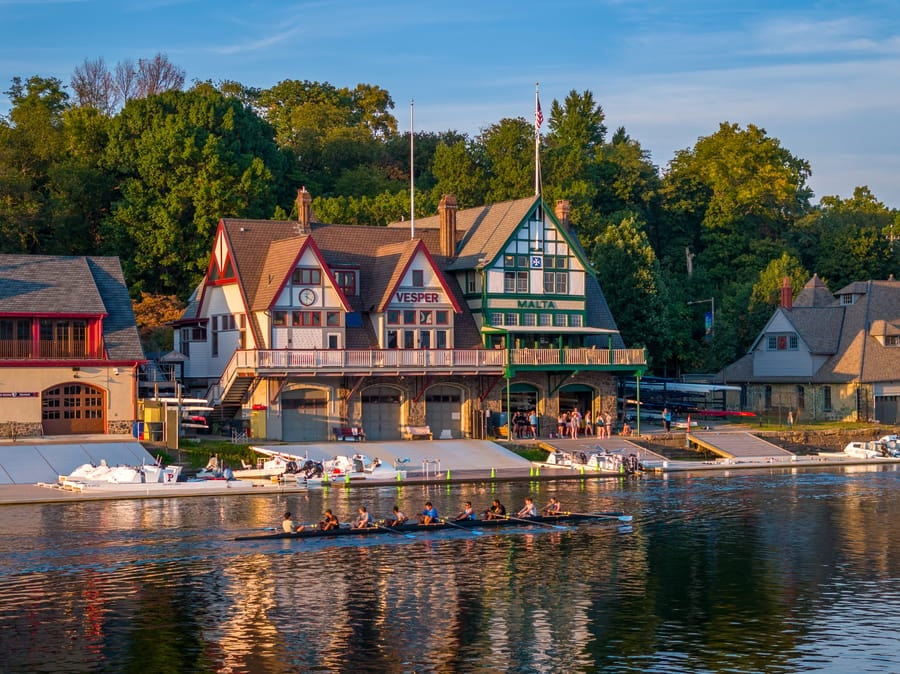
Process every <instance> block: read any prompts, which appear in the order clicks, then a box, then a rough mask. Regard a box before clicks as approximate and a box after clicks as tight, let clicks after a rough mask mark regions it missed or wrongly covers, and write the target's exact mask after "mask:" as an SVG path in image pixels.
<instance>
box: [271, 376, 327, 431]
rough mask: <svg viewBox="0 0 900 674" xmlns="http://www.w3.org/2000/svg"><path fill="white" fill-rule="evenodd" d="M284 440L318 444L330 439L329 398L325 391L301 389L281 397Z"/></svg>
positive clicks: (287, 392)
mask: <svg viewBox="0 0 900 674" xmlns="http://www.w3.org/2000/svg"><path fill="white" fill-rule="evenodd" d="M281 433H282V436H281V437H282V438H283V439H284V440H291V441H293V442H318V441H321V440H327V439H328V398H327V396H326V395H325V392H324V391H318V390H313V389H300V390H297V391H286V392H285V393H283V394H282V395H281Z"/></svg>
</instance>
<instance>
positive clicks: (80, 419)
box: [41, 383, 106, 435]
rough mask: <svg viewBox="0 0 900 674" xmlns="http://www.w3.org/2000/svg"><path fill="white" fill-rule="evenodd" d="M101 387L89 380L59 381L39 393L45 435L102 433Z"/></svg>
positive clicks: (104, 424) (104, 427)
mask: <svg viewBox="0 0 900 674" xmlns="http://www.w3.org/2000/svg"><path fill="white" fill-rule="evenodd" d="M104 398H105V396H104V394H103V390H102V389H99V388H95V387H93V386H89V385H88V384H74V383H70V384H61V385H60V386H54V387H53V388H48V389H47V390H45V391H43V392H42V393H41V421H42V424H43V428H44V435H72V434H77V433H104V432H105V431H106V419H105V418H104V416H103V411H104V406H103V400H104Z"/></svg>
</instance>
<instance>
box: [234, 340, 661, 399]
mask: <svg viewBox="0 0 900 674" xmlns="http://www.w3.org/2000/svg"><path fill="white" fill-rule="evenodd" d="M507 356H508V357H509V362H508V363H507ZM646 364H647V361H646V357H645V354H644V351H643V349H513V350H511V351H506V350H502V349H367V350H359V351H356V350H318V349H273V350H267V349H260V350H241V351H235V353H234V356H232V358H231V360H230V361H229V362H228V364H227V365H226V366H225V371H224V372H223V373H222V377H221V378H220V380H219V384H220V387H221V390H222V391H227V390H228V388H229V387H230V386H231V384H232V382H233V381H234V379H235V377H237V376H238V375H239V374H240V375H248V374H252V375H254V376H255V375H265V374H270V373H284V374H288V375H290V374H295V375H313V374H329V373H333V374H367V373H379V372H380V373H384V374H392V373H397V374H403V373H410V372H417V371H421V372H436V371H439V372H451V373H463V372H468V373H478V374H505V372H506V368H507V365H508V366H509V368H510V370H511V371H515V370H522V369H525V370H527V369H545V368H546V369H553V368H554V367H557V368H560V369H575V368H578V367H583V368H590V367H592V366H593V367H597V368H601V369H603V368H609V369H610V370H614V369H625V368H627V367H630V366H634V367H636V368H641V367H644V366H646Z"/></svg>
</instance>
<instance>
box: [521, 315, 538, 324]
mask: <svg viewBox="0 0 900 674" xmlns="http://www.w3.org/2000/svg"><path fill="white" fill-rule="evenodd" d="M522 318H523V321H524V322H523V323H522V325H537V314H525V315H524V316H522Z"/></svg>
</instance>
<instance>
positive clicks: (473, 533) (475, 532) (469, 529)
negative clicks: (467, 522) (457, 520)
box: [440, 518, 484, 536]
mask: <svg viewBox="0 0 900 674" xmlns="http://www.w3.org/2000/svg"><path fill="white" fill-rule="evenodd" d="M440 521H441V522H443V523H444V524H448V525H450V526H451V527H456V528H457V529H462V530H463V531H468V532H469V533H470V534H472V535H473V536H483V535H484V532H483V531H478V529H471V528H469V527H461V526H460V525H458V524H454V523H453V522H451V521H450V520H445V519H443V518H441V520H440Z"/></svg>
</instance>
